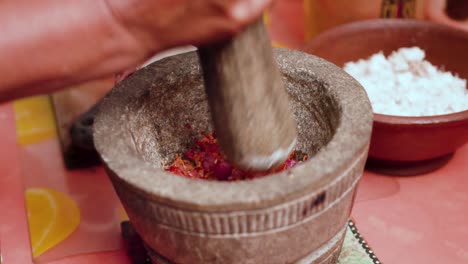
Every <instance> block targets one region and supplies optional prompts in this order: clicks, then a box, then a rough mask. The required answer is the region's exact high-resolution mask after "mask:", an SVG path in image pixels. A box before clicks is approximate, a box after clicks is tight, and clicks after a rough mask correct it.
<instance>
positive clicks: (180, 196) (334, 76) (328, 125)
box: [94, 50, 372, 264]
mask: <svg viewBox="0 0 468 264" xmlns="http://www.w3.org/2000/svg"><path fill="white" fill-rule="evenodd" d="M275 56H276V58H277V62H278V64H279V67H280V70H281V73H282V76H283V80H284V82H285V85H286V87H287V90H288V93H289V95H290V99H291V100H290V106H291V109H292V111H293V112H294V115H295V118H296V119H297V122H298V128H299V129H298V133H299V135H298V144H297V149H299V150H302V151H304V152H306V153H307V154H309V156H310V159H309V160H308V161H306V162H304V163H302V164H301V165H298V166H296V167H294V168H293V169H291V170H289V171H285V172H282V173H277V174H272V175H269V176H266V177H263V178H258V179H254V180H246V181H238V182H218V181H207V180H196V179H189V178H185V177H181V176H177V175H172V174H170V173H168V172H165V171H164V165H165V164H167V163H169V162H171V161H172V160H173V159H174V158H175V155H176V154H177V153H181V152H183V151H184V150H185V149H186V148H187V147H188V145H190V144H191V143H192V142H193V141H192V140H193V138H196V137H200V133H201V132H210V131H211V130H212V123H211V118H210V114H209V108H208V104H207V102H206V98H205V92H204V88H203V81H202V77H201V74H200V67H199V62H198V57H197V55H196V53H194V52H191V53H184V54H181V55H177V56H173V57H169V58H166V59H163V60H161V61H158V62H155V63H153V64H151V65H149V66H147V67H145V68H143V69H140V70H139V71H137V72H136V73H134V74H133V75H131V76H130V77H128V78H127V79H125V80H124V81H122V82H120V83H119V84H118V85H116V87H115V88H114V89H113V90H112V91H111V92H110V93H109V95H108V96H107V97H106V98H105V99H104V100H103V101H102V105H101V106H100V110H99V113H98V114H97V116H96V119H95V122H94V141H95V145H96V149H97V151H98V152H99V154H100V156H101V159H102V160H103V163H104V165H105V168H106V170H107V173H108V175H109V177H110V178H111V181H112V183H113V185H114V187H115V190H116V192H117V194H118V196H119V197H120V199H121V201H122V203H123V205H124V207H125V210H126V211H127V213H128V216H129V218H130V221H131V222H132V224H133V225H134V227H135V229H136V231H137V232H138V233H139V235H140V236H141V237H142V239H143V241H144V242H145V243H146V245H147V247H148V249H149V251H150V252H151V256H152V258H153V260H155V261H161V260H164V261H166V262H167V263H190V264H193V263H270V264H271V263H336V260H337V257H338V254H339V253H340V250H341V244H342V241H343V238H344V234H345V229H346V223H347V220H348V218H349V215H350V211H351V208H352V204H353V200H354V195H355V190H356V185H357V183H358V181H359V179H360V177H361V175H362V172H363V168H364V163H365V160H366V158H367V153H368V146H369V141H370V135H371V129H372V110H371V106H370V102H369V100H368V98H367V95H366V93H365V92H364V90H363V88H362V87H361V86H360V84H359V83H358V82H357V81H355V80H354V79H353V78H352V77H350V76H349V75H347V74H346V73H345V72H344V71H342V70H341V69H340V68H338V67H336V66H335V65H333V64H331V63H329V62H326V61H324V60H322V59H320V58H317V57H314V56H311V55H307V54H305V53H300V52H293V51H288V50H275ZM186 124H190V125H191V128H188V127H187V125H186ZM265 136H268V135H265ZM164 261H163V263H165V262H164Z"/></svg>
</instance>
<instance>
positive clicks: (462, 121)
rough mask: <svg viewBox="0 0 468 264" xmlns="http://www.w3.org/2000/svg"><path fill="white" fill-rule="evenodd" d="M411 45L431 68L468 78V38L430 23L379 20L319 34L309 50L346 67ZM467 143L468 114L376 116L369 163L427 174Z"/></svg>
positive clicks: (396, 171)
mask: <svg viewBox="0 0 468 264" xmlns="http://www.w3.org/2000/svg"><path fill="white" fill-rule="evenodd" d="M412 46H418V47H420V48H421V49H423V50H425V51H426V57H427V58H426V59H427V60H428V61H430V62H431V63H432V64H434V65H436V66H438V67H442V68H443V69H444V70H446V71H450V72H452V73H455V74H457V75H458V76H460V77H461V78H463V79H468V64H467V61H468V52H467V48H468V34H466V33H465V32H464V31H461V30H457V29H454V28H451V27H448V26H443V25H438V24H435V23H430V22H422V21H416V20H398V19H385V20H384V19H382V20H381V19H377V20H369V21H363V22H355V23H350V24H347V25H343V26H339V27H336V28H334V29H331V30H328V31H326V32H324V33H322V34H320V35H318V36H317V37H315V38H314V39H313V40H311V41H310V42H309V43H308V44H307V45H306V46H305V48H304V50H305V51H306V52H308V53H311V54H314V55H317V56H319V57H322V58H324V59H326V60H328V61H331V62H333V63H335V64H336V65H338V66H340V67H342V66H344V64H345V63H346V62H348V61H355V60H359V59H362V58H368V57H369V56H371V55H372V54H374V53H377V52H379V51H383V52H384V53H385V55H389V54H390V53H391V52H392V51H394V50H397V49H398V48H401V47H412ZM466 142H468V111H462V112H458V113H453V114H447V115H439V116H422V117H404V116H390V115H383V114H375V115H374V125H373V133H372V139H371V146H370V150H369V157H370V158H371V160H370V163H369V164H370V165H371V167H370V168H372V169H374V170H378V171H379V172H383V173H387V174H397V175H416V174H423V173H427V172H429V171H433V170H435V169H437V168H439V167H441V166H442V165H444V164H445V163H446V162H447V161H448V160H449V158H450V157H451V154H452V153H453V152H454V151H455V150H457V149H458V148H459V147H461V146H462V145H464V144H465V143H466Z"/></svg>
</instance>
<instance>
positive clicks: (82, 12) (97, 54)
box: [0, 0, 149, 102]
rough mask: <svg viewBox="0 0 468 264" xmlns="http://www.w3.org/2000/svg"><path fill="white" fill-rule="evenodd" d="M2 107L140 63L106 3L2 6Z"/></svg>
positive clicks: (19, 1) (9, 1)
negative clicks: (20, 99)
mask: <svg viewBox="0 0 468 264" xmlns="http://www.w3.org/2000/svg"><path fill="white" fill-rule="evenodd" d="M0 32H1V37H0V47H1V49H0V58H1V59H2V61H1V63H0V102H1V101H6V100H10V99H14V98H17V97H20V96H27V95H33V94H37V93H44V92H49V91H52V90H54V89H58V88H62V87H63V86H67V85H70V84H75V83H78V82H81V81H85V80H91V79H96V78H101V77H107V76H110V75H112V74H114V73H116V72H118V71H121V70H123V69H125V68H126V67H132V66H134V65H136V64H137V63H139V62H141V61H142V60H143V59H144V57H145V56H147V55H149V54H145V52H144V51H141V52H140V51H139V50H141V49H139V43H137V41H136V40H135V39H134V38H133V37H132V36H131V35H130V34H128V33H127V32H126V31H125V30H124V29H123V28H121V27H120V26H119V24H118V23H117V22H116V21H115V20H114V18H113V17H112V14H110V12H109V9H108V8H107V7H106V5H105V1H100V0H81V1H63V0H41V1H23V0H6V1H0Z"/></svg>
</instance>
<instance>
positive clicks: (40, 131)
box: [13, 96, 57, 145]
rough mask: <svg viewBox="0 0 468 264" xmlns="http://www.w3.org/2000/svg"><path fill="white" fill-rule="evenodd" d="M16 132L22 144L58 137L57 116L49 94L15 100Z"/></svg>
mask: <svg viewBox="0 0 468 264" xmlns="http://www.w3.org/2000/svg"><path fill="white" fill-rule="evenodd" d="M13 109H14V111H15V119H16V134H17V137H18V143H19V144H20V145H28V144H34V143H37V142H40V141H43V140H47V139H51V138H55V137H57V129H56V125H55V116H54V111H53V108H52V103H51V101H50V99H49V97H48V96H36V97H30V98H25V99H21V100H17V101H15V102H13Z"/></svg>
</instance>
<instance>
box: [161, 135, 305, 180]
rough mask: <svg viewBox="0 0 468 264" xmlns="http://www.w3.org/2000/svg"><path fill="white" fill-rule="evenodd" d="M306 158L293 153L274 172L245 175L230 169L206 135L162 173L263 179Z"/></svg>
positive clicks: (214, 142) (298, 152)
mask: <svg viewBox="0 0 468 264" xmlns="http://www.w3.org/2000/svg"><path fill="white" fill-rule="evenodd" d="M307 158H308V156H307V154H304V153H302V152H300V151H293V152H292V153H291V154H290V155H289V157H288V159H287V160H286V161H285V162H284V163H283V164H282V165H281V166H279V167H278V168H276V169H274V170H272V171H268V172H262V173H258V172H249V171H245V170H241V169H239V168H235V167H233V166H232V165H231V164H229V162H228V161H227V160H226V158H225V156H224V155H223V154H222V153H221V151H220V148H219V146H218V143H217V139H216V135H215V134H214V133H213V134H208V135H205V136H204V137H203V138H201V139H196V140H195V144H194V145H193V146H191V147H190V148H189V149H188V150H186V151H185V152H184V153H183V154H182V155H177V156H176V159H175V160H174V162H173V163H172V164H170V165H168V166H166V168H165V169H166V171H170V172H172V173H174V174H177V175H180V176H184V177H188V178H197V179H205V180H218V181H238V180H247V179H254V178H258V177H263V176H266V175H268V174H271V173H277V172H280V171H283V170H287V169H290V168H292V167H294V166H296V165H297V164H299V163H301V162H303V161H306V160H307Z"/></svg>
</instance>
